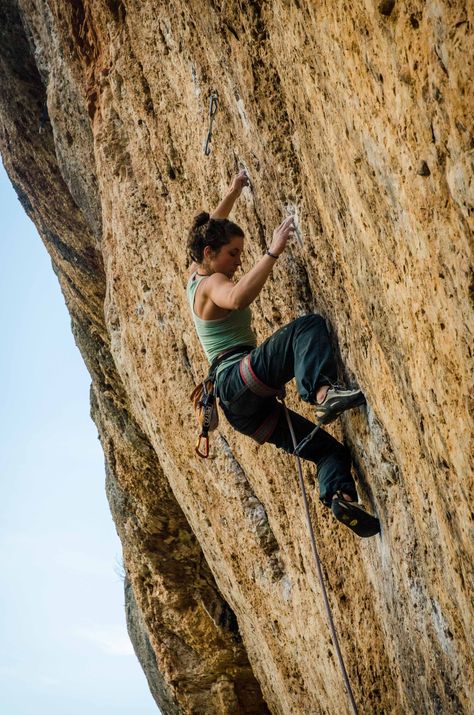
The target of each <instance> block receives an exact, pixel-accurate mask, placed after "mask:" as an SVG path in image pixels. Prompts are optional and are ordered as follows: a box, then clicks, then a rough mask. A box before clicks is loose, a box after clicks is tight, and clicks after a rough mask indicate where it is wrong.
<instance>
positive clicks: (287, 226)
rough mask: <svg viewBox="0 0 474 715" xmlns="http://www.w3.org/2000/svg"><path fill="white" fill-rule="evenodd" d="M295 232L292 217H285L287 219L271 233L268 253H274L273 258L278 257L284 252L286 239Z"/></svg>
mask: <svg viewBox="0 0 474 715" xmlns="http://www.w3.org/2000/svg"><path fill="white" fill-rule="evenodd" d="M294 230H295V223H294V218H293V216H287V218H286V219H285V220H284V221H282V222H281V224H280V225H279V226H278V228H276V229H275V230H274V231H273V240H272V242H271V245H270V249H269V250H270V253H274V254H275V256H279V255H280V253H283V251H284V250H285V247H286V244H287V242H288V239H289V238H290V236H291V234H292V233H293V231H294Z"/></svg>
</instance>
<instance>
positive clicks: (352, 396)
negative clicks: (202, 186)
mask: <svg viewBox="0 0 474 715" xmlns="http://www.w3.org/2000/svg"><path fill="white" fill-rule="evenodd" d="M247 185H248V177H247V175H246V173H245V172H244V171H241V172H239V174H237V176H236V177H235V178H234V180H233V182H232V184H231V186H230V189H229V191H228V193H227V194H226V196H225V197H224V199H223V200H222V201H221V203H220V204H219V206H218V207H217V209H216V210H215V211H214V213H213V214H212V215H211V216H210V215H209V214H208V213H204V212H203V213H200V214H199V215H198V216H196V218H195V219H194V222H193V225H192V227H191V230H190V232H189V238H188V252H189V255H190V257H191V259H192V261H193V263H192V265H191V268H190V276H189V280H188V284H187V289H186V290H187V295H188V299H189V304H190V307H191V312H192V316H193V320H194V324H195V327H196V331H197V334H198V337H199V340H200V341H201V344H202V346H203V348H204V351H205V353H206V355H207V358H208V359H209V362H210V363H211V373H210V374H212V375H213V377H214V380H215V384H216V388H217V394H218V396H219V401H220V406H221V407H222V409H223V411H224V414H225V416H226V418H227V420H228V421H229V422H230V424H231V425H232V426H233V427H234V428H235V429H236V430H238V431H239V432H242V433H243V434H245V435H248V436H250V437H252V438H253V439H255V440H256V441H257V442H258V443H260V444H262V443H263V442H270V443H271V444H274V445H276V446H277V447H280V448H281V449H284V450H285V451H286V452H289V453H293V452H294V447H293V442H292V439H291V434H290V430H289V427H288V424H287V421H286V419H285V415H284V411H283V408H282V405H281V404H280V403H279V402H278V401H277V399H276V397H277V396H278V395H280V396H281V395H282V394H283V389H282V388H283V386H284V385H285V384H286V383H287V382H289V381H290V380H291V379H292V378H295V379H296V386H297V389H298V393H299V395H300V397H301V398H302V399H303V400H304V401H305V402H309V403H310V404H312V405H314V408H315V417H316V422H317V424H318V425H326V424H328V423H329V422H332V421H333V420H334V419H336V418H337V417H338V416H339V415H340V414H341V413H342V412H344V411H345V410H348V409H350V408H352V407H356V406H358V405H361V404H363V402H365V399H364V396H363V394H362V392H361V391H360V390H358V389H345V388H342V387H341V386H339V385H337V384H336V365H335V361H334V357H333V354H332V350H331V346H330V342H329V335H328V332H327V329H326V324H325V321H324V319H323V318H322V317H321V316H320V315H305V316H303V317H301V318H297V319H296V320H294V321H293V322H291V323H289V325H286V326H284V327H283V328H280V329H279V330H277V331H276V333H274V334H273V335H272V336H271V337H270V338H268V339H267V340H265V341H264V342H263V343H262V344H261V345H259V346H258V347H257V341H256V336H255V333H254V332H253V330H252V328H251V324H250V323H251V311H250V307H249V306H250V305H251V303H253V301H254V300H255V298H256V297H257V296H258V294H259V293H260V291H261V290H262V288H263V286H264V284H265V281H266V280H267V278H268V276H269V275H270V273H271V272H272V269H273V267H274V265H275V263H276V261H277V260H278V257H279V256H280V254H281V253H282V252H283V251H284V250H285V247H286V244H287V241H288V239H289V238H290V236H291V235H292V232H293V231H294V229H295V226H294V221H293V217H291V216H289V217H288V218H286V219H285V220H284V221H283V222H282V223H281V224H280V226H278V228H277V229H275V231H274V233H273V240H272V242H271V244H270V248H269V250H268V251H266V253H265V254H264V255H263V256H262V258H260V260H259V261H258V262H257V263H256V264H255V265H254V266H253V268H252V269H251V270H250V271H248V272H247V273H245V274H244V275H243V276H242V277H241V278H240V279H239V280H238V281H236V282H234V281H233V280H232V279H233V277H234V274H235V273H236V271H237V269H238V268H239V267H240V266H241V256H242V251H243V244H244V232H243V231H242V229H241V228H240V227H239V226H238V225H237V224H235V223H233V222H232V221H230V220H229V219H228V216H229V213H230V211H231V209H232V207H233V205H234V203H235V201H236V199H237V198H238V197H239V196H240V194H241V192H242V189H243V187H244V186H247ZM289 413H290V417H291V421H292V424H293V429H294V432H295V435H296V440H297V442H298V443H299V444H301V445H302V448H301V451H299V453H300V456H301V457H303V458H304V459H308V460H310V461H312V462H314V463H315V464H316V466H317V476H318V482H319V490H320V499H321V501H322V502H323V503H324V504H325V505H326V506H327V507H329V508H331V509H332V512H333V514H334V516H335V517H336V519H338V521H340V522H341V523H343V524H345V525H346V526H348V527H349V528H350V529H352V530H353V531H354V532H355V533H356V534H358V535H359V536H373V535H374V534H376V533H378V531H379V530H380V527H379V521H378V519H376V518H375V517H373V516H371V515H370V514H368V513H367V512H366V511H364V510H363V509H361V507H360V506H359V505H358V503H357V492H356V487H355V483H354V480H353V478H352V475H351V460H350V455H349V452H348V450H347V449H346V448H345V447H344V446H343V445H342V444H341V443H340V442H338V441H337V440H336V439H334V437H332V436H331V435H330V434H329V433H328V432H326V431H325V430H323V429H322V428H321V429H318V430H317V431H316V432H314V430H315V427H316V425H314V424H313V423H312V422H310V421H309V420H307V419H305V418H304V417H302V416H301V415H298V414H297V413H295V412H293V411H289ZM312 432H314V435H313V436H312V437H311V438H310V439H309V440H307V442H306V443H304V440H305V438H307V437H308V436H309V435H310V434H311V433H312Z"/></svg>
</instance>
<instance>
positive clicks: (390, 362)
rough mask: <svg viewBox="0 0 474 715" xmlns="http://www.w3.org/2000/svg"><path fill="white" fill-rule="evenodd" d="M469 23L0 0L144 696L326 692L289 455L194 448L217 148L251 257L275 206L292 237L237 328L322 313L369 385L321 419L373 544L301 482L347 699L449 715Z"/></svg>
mask: <svg viewBox="0 0 474 715" xmlns="http://www.w3.org/2000/svg"><path fill="white" fill-rule="evenodd" d="M356 5H357V6H356ZM472 15H473V9H472V5H471V4H469V3H464V2H453V3H441V2H421V1H420V2H417V1H416V0H415V1H413V2H409V3H401V2H379V0H377V1H374V2H369V3H367V2H366V3H363V4H362V3H360V4H353V3H346V2H343V0H341V1H340V2H331V3H330V2H321V3H311V2H303V1H302V0H300V1H298V2H294V3H288V2H285V1H283V0H277V2H272V3H270V2H260V3H256V2H249V3H240V2H225V1H223V2H220V3H219V2H207V3H206V2H192V1H191V2H181V1H180V0H176V2H171V3H162V2H151V1H147V0H145V1H142V2H137V1H135V2H133V1H132V0H123V1H121V0H72V1H71V2H69V3H62V2H59V0H48V1H46V0H3V2H2V4H1V6H0V90H1V97H0V149H1V153H2V157H3V160H4V163H5V166H6V168H7V171H8V173H9V175H10V177H11V179H12V182H13V183H14V185H15V188H16V190H17V192H18V195H19V197H20V199H21V201H22V203H23V205H24V207H25V209H26V211H27V212H28V214H29V215H30V216H31V218H32V219H33V220H34V221H35V223H36V225H37V227H38V230H39V232H40V234H41V236H42V238H43V240H44V242H45V245H46V247H47V249H48V251H49V253H50V255H51V258H52V263H53V268H54V270H55V271H56V273H57V275H58V279H59V281H60V284H61V288H62V290H63V294H64V297H65V300H66V303H67V305H68V308H69V310H70V313H71V319H72V329H73V332H74V335H75V338H76V341H77V344H78V347H79V349H80V350H81V353H82V355H83V357H84V360H85V362H86V364H87V366H88V368H89V371H90V374H91V378H92V392H91V401H92V414H93V418H94V420H95V422H96V424H97V426H98V429H99V433H100V437H101V441H102V445H103V448H104V453H105V457H106V465H107V493H108V496H109V502H110V505H111V509H112V513H113V516H114V519H115V523H116V525H117V530H118V532H119V535H120V538H121V540H122V544H123V550H124V563H125V568H126V572H127V590H126V592H127V613H128V620H129V629H130V633H131V637H132V640H133V642H134V645H135V648H136V650H137V655H138V657H139V658H140V661H141V663H142V666H143V667H144V669H145V672H146V673H147V677H148V679H149V682H150V688H151V690H152V692H153V695H154V697H155V699H156V701H157V702H158V703H159V704H160V707H161V708H162V710H163V712H166V713H175V712H176V713H179V712H182V713H204V714H206V715H208V714H211V713H228V714H230V713H265V712H267V707H268V709H269V710H270V711H271V712H273V713H279V714H281V715H289V713H291V714H292V715H293V714H296V713H301V714H303V713H304V714H306V713H331V714H332V713H336V712H338V713H339V712H345V711H346V709H347V703H346V699H345V694H344V690H343V687H342V685H341V679H340V674H339V671H338V668H337V662H336V658H335V654H334V651H333V647H332V644H331V641H330V636H329V632H328V629H327V625H326V619H325V613H324V610H323V604H322V601H321V596H320V588H319V585H318V582H317V579H316V576H315V572H314V567H313V564H312V560H311V552H310V548H309V542H308V537H307V534H306V529H305V522H304V517H303V511H302V505H301V500H300V498H299V496H298V492H297V488H296V477H295V474H294V463H293V462H292V460H291V458H290V457H287V456H285V455H282V454H281V453H279V452H277V451H276V450H274V449H273V448H272V447H269V446H265V447H262V448H257V446H256V445H255V444H254V443H252V442H251V441H250V440H248V439H246V438H244V437H242V436H240V435H238V434H237V433H235V432H233V431H232V430H231V429H230V428H229V427H228V425H226V424H225V422H224V420H222V422H221V427H220V430H219V432H220V434H219V435H218V436H217V437H216V438H215V439H214V440H213V448H212V454H211V457H212V458H211V459H210V460H208V461H207V462H201V461H197V460H196V459H195V457H194V452H193V445H194V439H195V426H194V421H193V416H192V412H191V407H190V403H189V401H188V395H189V393H190V391H191V389H192V386H193V383H194V382H195V381H197V379H199V377H200V376H201V375H202V374H203V371H204V370H205V365H204V360H203V355H202V352H201V349H200V347H199V345H198V343H197V339H196V337H195V335H194V331H193V327H192V324H191V321H190V318H189V315H188V309H187V305H186V298H185V293H184V283H185V280H186V256H185V250H184V244H185V234H186V227H187V225H188V224H189V221H190V219H191V217H192V216H193V214H194V213H196V212H197V211H198V210H200V209H201V208H212V207H213V206H215V205H216V203H217V201H218V199H219V197H220V196H221V195H222V193H223V191H224V189H225V187H226V186H227V184H228V181H229V178H230V176H231V175H232V173H233V172H234V171H235V170H236V169H237V168H239V167H245V168H246V169H247V170H248V172H249V174H250V177H251V181H252V188H251V190H247V191H246V192H244V195H243V196H242V198H241V199H240V203H239V205H238V206H237V207H236V210H235V211H234V214H233V217H234V218H235V219H236V220H237V221H238V222H239V223H240V224H241V225H242V226H243V228H244V229H245V231H246V235H247V238H246V249H245V250H246V255H245V264H246V266H247V267H248V266H250V265H251V264H252V262H253V261H255V260H256V259H257V258H258V256H259V255H261V252H262V249H263V247H264V246H265V244H266V242H267V241H268V239H269V236H270V233H271V231H272V229H273V227H274V226H275V225H276V224H277V223H279V221H280V219H281V217H282V216H283V215H284V213H285V211H286V209H287V207H288V206H290V207H292V209H293V210H296V212H297V214H298V216H299V220H300V225H301V228H302V231H303V234H304V237H305V245H304V248H303V249H299V248H298V247H297V246H296V245H294V246H292V247H291V249H290V250H288V251H287V254H285V257H284V258H282V259H280V261H279V265H278V266H277V267H276V268H275V271H274V274H273V277H272V279H271V280H270V281H269V282H268V284H267V286H266V287H265V289H264V290H263V292H262V295H261V297H260V298H259V299H258V301H257V302H256V304H255V309H254V316H255V328H256V330H257V332H258V335H259V337H260V338H263V337H266V336H267V335H268V334H269V333H270V332H271V331H272V330H274V329H275V328H277V327H279V326H280V325H282V324H283V323H284V322H286V321H289V320H291V319H292V318H295V317H297V316H298V315H301V314H304V313H307V312H311V311H317V312H320V313H322V314H323V315H325V316H326V317H327V318H328V321H329V323H330V325H331V326H332V330H333V337H334V344H335V346H336V349H337V354H338V358H339V362H340V368H341V375H343V376H345V377H346V378H355V379H356V381H357V382H358V384H359V385H360V386H361V387H362V389H363V390H364V393H365V394H366V396H367V401H368V407H367V409H366V410H365V409H364V410H358V411H357V412H355V413H353V414H350V415H347V416H345V417H344V418H343V419H342V420H341V425H340V426H338V427H337V428H335V434H337V435H338V436H340V437H343V438H344V439H345V440H346V442H347V443H348V444H349V445H350V448H351V451H352V454H353V457H354V464H355V470H356V476H357V479H358V484H359V487H360V492H361V495H362V496H363V497H364V500H365V501H366V503H369V504H371V506H372V508H373V509H374V510H376V512H377V514H378V515H379V517H380V519H381V522H382V528H383V531H382V535H381V537H380V538H378V537H377V538H374V539H370V540H368V541H366V542H361V541H359V540H357V539H356V538H355V537H353V535H352V534H351V533H348V532H345V531H344V529H343V527H340V526H339V525H337V524H336V523H333V521H332V520H331V517H330V516H329V515H327V514H326V513H324V512H323V511H322V509H321V507H320V505H319V503H318V500H317V497H316V494H315V493H314V495H313V496H314V498H313V511H314V515H315V519H316V522H317V531H318V541H319V545H320V549H321V554H322V557H323V562H324V565H325V570H326V573H327V581H328V587H329V590H330V594H331V601H332V605H333V608H334V612H335V617H336V622H337V624H338V629H339V632H340V635H341V642H342V648H343V652H344V657H345V659H346V663H347V666H348V669H349V675H350V678H351V683H352V686H353V688H354V692H355V696H356V700H357V702H358V704H359V707H360V709H361V712H364V713H374V714H375V713H382V712H384V713H385V712H386V713H388V712H390V713H408V712H417V713H418V712H420V713H424V712H426V713H468V712H469V708H470V707H471V703H472V701H473V695H474V694H473V692H472V683H473V677H472V676H473V667H472V655H471V646H470V640H471V638H472V636H471V637H470V634H472V632H474V628H473V625H474V624H473V613H472V600H471V599H472V585H473V561H472V543H473V519H474V517H473V513H472V503H473V499H474V494H473V464H472V462H473V457H472V455H473V450H472V417H471V415H470V411H469V408H470V404H469V402H470V397H469V396H470V395H472V390H473V383H472V353H471V351H472V335H473V305H472V291H473V286H474V281H473V272H472V239H471V231H472V226H473V222H474V218H473V217H474V213H473V212H474V181H473V171H472V169H473V157H474V138H473V134H472V129H473V128H472V96H470V91H471V87H472V74H473V69H474V61H473V56H472V47H473V42H472V22H473V16H472ZM212 90H217V91H218V93H219V111H218V114H217V115H216V118H215V122H214V134H213V139H212V144H211V147H212V153H211V155H210V156H209V157H207V158H206V157H204V155H203V149H202V147H203V141H204V139H205V136H206V132H207V128H208V116H207V113H208V101H209V95H210V92H211V91H212ZM244 267H245V266H244ZM289 401H290V403H291V404H292V406H296V405H297V400H296V397H295V395H294V393H292V394H291V395H290V398H289ZM471 406H472V405H471ZM299 407H300V408H301V405H299ZM301 409H302V408H301ZM304 412H305V413H306V414H308V415H310V412H309V411H308V409H307V408H305V409H304ZM306 477H307V479H308V483H309V484H314V474H313V473H312V471H311V469H309V467H308V468H306ZM265 703H266V705H265Z"/></svg>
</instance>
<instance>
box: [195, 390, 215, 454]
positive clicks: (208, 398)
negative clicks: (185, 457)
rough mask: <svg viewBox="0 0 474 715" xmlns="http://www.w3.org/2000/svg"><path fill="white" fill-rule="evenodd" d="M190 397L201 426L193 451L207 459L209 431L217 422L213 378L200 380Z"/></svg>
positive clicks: (213, 428)
mask: <svg viewBox="0 0 474 715" xmlns="http://www.w3.org/2000/svg"><path fill="white" fill-rule="evenodd" d="M191 399H192V401H193V403H194V408H195V411H196V415H197V418H198V422H199V424H200V426H201V432H200V434H199V436H198V438H197V441H196V445H195V447H194V451H195V452H196V454H197V455H198V456H199V457H202V458H203V459H207V457H208V456H209V432H212V431H213V430H215V429H216V427H217V425H218V422H219V415H218V412H217V405H216V394H215V387H214V382H213V380H210V379H206V380H204V382H201V383H200V384H199V385H198V386H197V387H196V388H195V389H194V391H193V393H192V395H191Z"/></svg>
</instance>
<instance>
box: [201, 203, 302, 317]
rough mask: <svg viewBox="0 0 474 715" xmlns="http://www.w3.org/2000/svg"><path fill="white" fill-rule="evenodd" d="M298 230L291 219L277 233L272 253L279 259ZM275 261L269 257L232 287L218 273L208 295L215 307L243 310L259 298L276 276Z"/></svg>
mask: <svg viewBox="0 0 474 715" xmlns="http://www.w3.org/2000/svg"><path fill="white" fill-rule="evenodd" d="M293 230H294V224H293V217H292V216H288V218H286V219H285V220H284V221H283V223H281V224H280V226H279V227H278V228H277V229H275V231H274V233H273V240H272V243H271V245H270V251H271V253H273V254H274V255H275V256H279V255H280V253H282V251H284V249H285V246H286V243H287V241H288V238H289V237H290V234H291V232H292V231H293ZM275 262H276V261H275V258H272V256H269V255H268V254H267V253H266V254H265V255H263V256H262V258H261V259H260V260H259V261H258V263H256V264H255V265H254V267H253V268H252V269H251V270H250V271H249V272H248V273H246V274H245V275H244V276H242V278H241V279H240V280H239V281H237V283H232V281H231V280H229V279H228V278H227V277H226V276H224V275H223V274H222V273H214V274H213V275H212V276H210V278H209V279H208V280H207V286H206V289H205V290H206V293H207V295H208V297H209V298H210V299H211V300H212V302H213V303H215V304H216V305H218V306H219V307H220V308H225V309H227V310H242V309H243V308H246V307H247V306H249V305H250V304H251V303H253V301H254V300H255V298H256V297H257V296H258V294H259V293H260V291H261V290H262V288H263V286H264V285H265V281H266V280H267V278H268V276H269V275H270V273H271V272H272V269H273V266H274V265H275Z"/></svg>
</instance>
